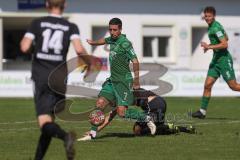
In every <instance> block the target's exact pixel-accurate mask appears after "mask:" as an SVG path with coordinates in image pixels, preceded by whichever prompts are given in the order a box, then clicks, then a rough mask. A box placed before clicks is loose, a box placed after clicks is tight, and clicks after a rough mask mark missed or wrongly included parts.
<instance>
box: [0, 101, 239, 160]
mask: <svg viewBox="0 0 240 160" xmlns="http://www.w3.org/2000/svg"><path fill="white" fill-rule="evenodd" d="M166 100H167V103H168V109H167V119H168V120H169V121H173V122H175V123H177V124H182V125H184V124H193V125H195V126H196V128H197V134H193V135H190V134H184V133H180V134H178V135H164V136H163V135H162V136H155V137H134V136H133V135H132V125H133V122H132V121H123V120H120V119H116V120H114V121H113V122H112V123H111V125H110V126H108V127H107V128H106V129H105V130H103V131H102V132H101V133H100V134H99V135H98V138H97V139H96V140H94V141H91V142H77V143H76V151H77V157H76V160H160V159H161V160H238V159H239V157H240V152H239V146H240V135H239V133H240V98H230V97H229V98H212V99H211V102H210V105H209V109H208V115H207V118H206V119H204V120H198V119H191V118H190V117H188V116H187V113H188V112H189V111H191V110H192V111H195V110H196V109H198V106H199V104H200V98H181V97H178V98H175V97H171V98H166ZM92 105H94V100H86V99H76V103H74V106H73V108H72V112H78V111H80V110H81V109H83V108H84V107H85V108H86V106H92ZM57 122H58V123H59V124H61V126H62V127H63V128H65V129H67V130H72V129H73V130H75V131H76V132H77V134H78V136H81V135H83V134H84V132H86V131H87V130H88V129H89V123H88V122H67V121H60V120H57ZM39 133H40V132H39V129H38V126H37V123H36V118H35V111H34V105H33V101H32V99H0V138H1V139H0V160H31V159H32V158H33V155H34V152H35V148H36V143H37V141H38V136H39ZM64 159H66V158H65V154H64V148H63V145H62V142H61V141H59V140H55V139H54V140H53V141H52V142H51V145H50V148H49V150H48V152H47V154H46V157H45V160H64Z"/></svg>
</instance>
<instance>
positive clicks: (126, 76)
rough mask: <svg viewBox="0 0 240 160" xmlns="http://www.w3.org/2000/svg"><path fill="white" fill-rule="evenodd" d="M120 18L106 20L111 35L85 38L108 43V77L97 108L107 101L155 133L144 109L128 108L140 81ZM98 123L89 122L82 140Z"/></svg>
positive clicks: (136, 62) (102, 107) (96, 42)
mask: <svg viewBox="0 0 240 160" xmlns="http://www.w3.org/2000/svg"><path fill="white" fill-rule="evenodd" d="M121 31H122V21H121V20H120V19H119V18H113V19H111V20H110V21H109V33H110V35H111V36H110V37H107V38H103V39H100V40H97V41H93V40H87V42H88V43H89V44H90V45H104V44H109V45H110V54H109V61H110V73H111V74H110V77H109V78H107V80H106V81H105V82H104V84H103V85H102V89H101V91H100V93H99V95H98V99H97V101H96V107H97V108H98V109H102V110H103V109H104V108H105V107H106V106H107V105H109V104H110V105H111V106H114V107H116V113H117V114H118V116H120V117H122V118H130V119H137V120H141V121H145V122H146V123H147V126H148V127H149V128H150V130H151V134H155V132H156V126H155V124H154V123H153V122H152V121H151V117H150V116H148V115H147V114H146V113H144V112H140V111H139V110H138V109H137V108H136V109H128V106H129V105H132V104H133V100H134V99H133V98H134V96H133V93H132V90H133V89H138V88H139V87H140V84H139V62H138V59H137V56H136V54H135V52H134V50H133V47H132V44H131V42H130V41H129V40H128V39H127V38H126V35H124V34H121ZM130 61H131V62H132V63H133V71H134V79H133V77H132V74H131V70H130V67H129V64H130ZM96 131H97V127H96V126H92V128H91V133H90V135H89V136H88V137H85V139H84V140H88V139H91V137H95V136H96Z"/></svg>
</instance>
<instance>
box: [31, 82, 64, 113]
mask: <svg viewBox="0 0 240 160" xmlns="http://www.w3.org/2000/svg"><path fill="white" fill-rule="evenodd" d="M64 91H65V92H66V86H65V88H64ZM64 100H65V93H63V94H60V93H56V92H54V91H53V90H51V89H50V88H49V86H48V84H47V83H42V82H36V81H35V82H34V102H35V109H36V114H37V116H39V115H44V114H48V115H54V113H58V112H60V111H62V110H64V108H65V103H64Z"/></svg>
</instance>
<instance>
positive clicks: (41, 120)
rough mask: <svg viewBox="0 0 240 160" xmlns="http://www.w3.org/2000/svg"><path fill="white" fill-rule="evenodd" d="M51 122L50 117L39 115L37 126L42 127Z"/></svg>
mask: <svg viewBox="0 0 240 160" xmlns="http://www.w3.org/2000/svg"><path fill="white" fill-rule="evenodd" d="M49 122H53V119H52V117H51V116H50V115H40V116H38V125H39V127H40V128H42V127H43V126H44V124H46V123H49Z"/></svg>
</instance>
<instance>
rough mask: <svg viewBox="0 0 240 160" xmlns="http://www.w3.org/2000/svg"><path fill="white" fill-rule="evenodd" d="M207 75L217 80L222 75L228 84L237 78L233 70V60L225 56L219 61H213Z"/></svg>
mask: <svg viewBox="0 0 240 160" xmlns="http://www.w3.org/2000/svg"><path fill="white" fill-rule="evenodd" d="M207 75H208V76H209V77H213V78H216V79H217V78H219V77H220V75H222V77H223V79H224V80H225V81H226V82H228V81H229V80H235V79H236V77H235V73H234V69H233V60H232V58H231V57H230V56H224V57H221V58H219V59H218V60H217V61H212V62H211V63H210V65H209V69H208V74H207Z"/></svg>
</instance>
